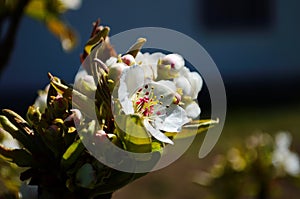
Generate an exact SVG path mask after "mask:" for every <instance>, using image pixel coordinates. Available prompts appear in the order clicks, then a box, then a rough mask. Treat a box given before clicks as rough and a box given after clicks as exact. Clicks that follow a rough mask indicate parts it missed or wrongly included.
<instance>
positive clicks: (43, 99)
mask: <svg viewBox="0 0 300 199" xmlns="http://www.w3.org/2000/svg"><path fill="white" fill-rule="evenodd" d="M49 88H50V85H49V84H48V85H47V86H46V87H45V89H44V90H40V91H38V97H37V98H36V99H35V101H34V105H33V106H34V107H36V108H39V111H40V112H41V113H43V112H45V109H46V108H47V96H48V90H49Z"/></svg>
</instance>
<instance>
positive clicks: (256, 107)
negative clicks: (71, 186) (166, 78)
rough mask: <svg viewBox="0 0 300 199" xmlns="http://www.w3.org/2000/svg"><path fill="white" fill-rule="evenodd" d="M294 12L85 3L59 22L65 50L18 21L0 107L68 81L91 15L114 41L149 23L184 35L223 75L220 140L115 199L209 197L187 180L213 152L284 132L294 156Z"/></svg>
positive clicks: (265, 5)
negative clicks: (68, 33)
mask: <svg viewBox="0 0 300 199" xmlns="http://www.w3.org/2000/svg"><path fill="white" fill-rule="evenodd" d="M299 8H300V1H298V0H289V1H286V0H243V1H239V0H186V1H182V0H164V1H158V0H152V1H138V0H126V1H114V0H113V1H98V0H86V1H84V0H83V1H82V2H81V5H79V6H78V9H76V10H69V11H68V12H66V13H65V14H64V15H63V19H65V20H66V21H68V23H69V25H70V26H72V28H73V29H75V30H76V32H77V35H78V36H79V40H78V45H77V46H76V48H75V49H74V50H72V51H71V52H65V51H64V50H63V49H62V47H61V43H60V42H59V40H57V38H55V37H54V36H53V34H51V33H50V32H49V31H48V30H47V28H45V26H44V25H43V24H42V23H40V22H39V21H36V20H33V19H32V18H29V17H27V16H25V17H24V18H22V21H21V23H20V26H19V28H18V31H17V35H16V41H15V46H14V48H13V51H12V55H11V58H10V60H9V62H8V64H7V67H6V68H5V70H3V71H2V74H0V93H1V95H0V108H1V109H2V108H9V109H12V110H15V111H16V112H19V113H21V114H23V115H24V114H25V113H26V111H27V107H28V106H29V105H31V104H33V102H34V100H35V98H36V96H37V90H39V89H43V88H44V87H45V86H46V85H47V83H48V78H47V72H51V73H52V74H54V75H56V76H58V77H60V78H62V79H64V80H65V81H66V82H73V78H74V76H75V74H76V73H77V70H78V68H79V66H80V61H79V60H80V59H79V54H80V53H81V52H82V49H83V46H84V44H85V42H86V40H87V39H88V37H89V35H90V31H91V24H92V22H93V21H95V20H96V19H97V18H101V23H102V24H103V25H108V26H110V28H111V35H114V34H117V33H119V32H121V31H125V30H128V29H132V28H138V27H148V26H155V27H165V28H170V29H173V30H176V31H179V32H182V33H184V34H186V35H188V36H190V37H191V38H193V39H195V40H196V41H198V43H200V44H201V45H202V46H203V47H204V48H205V49H206V50H207V52H208V53H209V54H210V55H211V57H212V59H213V60H214V61H215V63H216V65H217V66H218V68H219V70H220V73H221V75H222V77H223V80H224V83H225V87H226V91H227V99H228V114H227V120H226V124H225V127H224V131H223V134H222V135H221V139H220V140H219V142H218V144H217V146H216V148H215V149H214V151H213V152H212V153H211V154H209V156H207V157H206V158H205V159H201V160H200V159H198V158H197V152H198V150H199V145H200V144H199V143H201V141H202V139H203V137H204V136H203V135H200V136H198V137H197V138H196V140H195V144H194V145H193V146H192V147H191V148H190V150H189V151H188V152H187V153H186V155H184V156H183V157H182V158H180V159H179V160H178V161H177V162H175V163H174V164H172V165H171V166H169V167H167V168H165V169H163V170H161V171H157V172H154V173H152V174H150V175H148V176H146V177H144V178H142V179H140V180H138V181H136V182H134V183H133V184H130V185H128V186H127V187H125V188H123V189H121V190H120V191H118V192H117V193H116V194H115V196H114V198H137V197H135V196H139V197H138V198H145V199H147V198H149V199H150V198H178V199H179V198H205V197H207V198H212V196H211V191H210V190H209V189H208V188H204V187H203V186H199V185H198V184H195V183H193V177H194V176H195V175H196V174H195V172H196V173H197V172H198V171H201V170H207V169H208V168H209V167H210V166H211V165H212V164H213V161H214V159H215V156H216V155H217V154H219V153H222V152H224V151H227V150H228V149H229V148H230V147H232V146H235V144H240V143H242V142H243V140H244V139H245V138H246V137H247V136H248V135H250V134H252V133H255V132H267V133H270V134H275V133H276V132H278V131H281V130H284V131H289V132H290V133H291V134H292V137H293V144H292V149H293V150H294V151H296V152H298V153H300V145H299V142H298V141H297V140H299V139H300V136H299V132H300V126H299V121H300V120H299V119H300V114H299V113H300V112H299V110H300V103H299V100H300V92H299V90H300V56H299V55H300V54H299V53H300V37H299V35H300V26H299V18H300V12H299ZM4 30H5V27H4ZM1 37H3V35H2V34H1ZM200 106H202V107H203V106H205V104H203V105H202V104H200ZM203 109H204V110H205V107H204V108H203ZM228 180H230V178H229V179H228ZM225 182H226V181H225ZM294 184H297V183H293V186H295V187H293V186H289V185H286V184H285V183H283V185H282V186H283V187H285V188H284V189H283V190H285V191H282V193H283V194H281V196H280V194H278V195H279V196H278V198H287V196H289V197H290V198H297V194H299V193H300V191H299V189H298V188H299V187H298V188H297V186H296V185H294ZM291 187H292V188H291ZM133 192H136V194H134V196H133V195H132V194H133ZM285 194H288V195H285ZM250 195H251V194H250ZM283 195H284V197H283ZM248 198H249V197H248ZM250 198H251V197H250Z"/></svg>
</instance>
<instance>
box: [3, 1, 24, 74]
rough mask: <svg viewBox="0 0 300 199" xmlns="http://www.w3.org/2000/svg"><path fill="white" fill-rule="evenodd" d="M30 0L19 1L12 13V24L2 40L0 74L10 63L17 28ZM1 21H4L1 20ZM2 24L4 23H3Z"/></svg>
mask: <svg viewBox="0 0 300 199" xmlns="http://www.w3.org/2000/svg"><path fill="white" fill-rule="evenodd" d="M29 1H30V0H22V1H19V3H18V5H17V6H16V8H15V9H14V11H13V12H12V13H11V15H10V24H9V27H8V29H7V31H6V34H5V36H4V37H3V39H2V41H0V74H1V73H2V72H3V70H4V68H5V66H6V64H7V63H8V61H9V59H10V57H11V54H12V51H13V48H14V44H15V38H16V34H17V30H18V27H19V24H20V21H21V19H22V16H23V13H24V8H25V7H26V6H27V4H28V3H29ZM1 22H4V21H2V20H1ZM1 25H2V24H1Z"/></svg>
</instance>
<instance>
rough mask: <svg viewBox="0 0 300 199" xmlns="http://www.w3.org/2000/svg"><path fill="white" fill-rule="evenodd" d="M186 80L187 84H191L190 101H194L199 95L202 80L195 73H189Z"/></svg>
mask: <svg viewBox="0 0 300 199" xmlns="http://www.w3.org/2000/svg"><path fill="white" fill-rule="evenodd" d="M188 80H189V82H190V84H191V88H192V92H191V97H192V99H196V98H197V97H198V94H199V92H200V90H201V88H202V86H203V80H202V78H201V76H200V75H199V74H198V73H197V72H191V73H190V74H189V78H188Z"/></svg>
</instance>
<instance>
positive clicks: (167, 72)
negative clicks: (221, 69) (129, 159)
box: [76, 52, 203, 144]
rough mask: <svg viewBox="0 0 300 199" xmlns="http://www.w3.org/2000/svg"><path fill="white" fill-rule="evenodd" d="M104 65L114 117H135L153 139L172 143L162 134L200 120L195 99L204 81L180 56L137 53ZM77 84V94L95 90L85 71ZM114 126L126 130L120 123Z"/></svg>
mask: <svg viewBox="0 0 300 199" xmlns="http://www.w3.org/2000/svg"><path fill="white" fill-rule="evenodd" d="M98 61H100V60H98ZM100 62H101V61H100ZM103 64H105V66H107V68H108V73H107V77H108V81H109V82H110V83H111V84H109V88H110V92H111V94H112V107H113V108H112V109H113V113H114V115H115V116H116V117H119V116H120V115H121V116H123V117H122V120H126V118H128V117H131V116H137V117H138V118H140V120H141V124H142V126H143V127H144V128H145V129H146V131H147V133H148V135H149V136H153V137H154V138H155V139H156V140H158V141H161V142H164V143H169V144H173V141H172V140H171V139H169V138H168V137H167V136H166V135H165V134H164V132H173V133H178V132H180V131H181V129H182V126H183V125H185V124H186V123H188V122H190V121H192V119H197V118H198V117H199V115H200V112H201V110H200V107H199V105H198V103H197V97H198V93H199V92H200V90H201V88H202V85H203V80H202V78H201V76H200V75H199V73H197V72H191V71H190V69H189V68H188V67H186V66H185V61H184V59H183V57H182V56H181V55H179V54H174V53H172V54H167V55H165V54H163V53H160V52H157V53H152V54H149V53H141V52H138V53H137V54H136V56H135V57H134V56H133V55H131V54H125V55H123V56H122V55H119V56H118V57H110V58H109V59H108V60H106V61H105V63H103ZM76 81H80V82H81V83H80V84H79V87H80V88H79V91H81V92H82V93H84V94H86V95H88V96H90V95H92V93H93V92H94V90H95V89H96V85H95V84H94V81H93V77H92V75H89V74H88V73H87V72H86V71H85V70H82V71H80V72H79V73H78V74H77V77H76ZM80 85H82V86H80ZM84 85H89V86H84ZM87 88H88V89H87ZM116 104H117V105H116ZM118 105H119V106H118ZM116 121H117V120H116ZM117 123H118V122H117ZM117 125H119V128H121V129H123V130H124V131H125V132H126V131H127V129H126V127H125V125H124V126H122V124H121V122H119V123H118V124H117Z"/></svg>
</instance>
